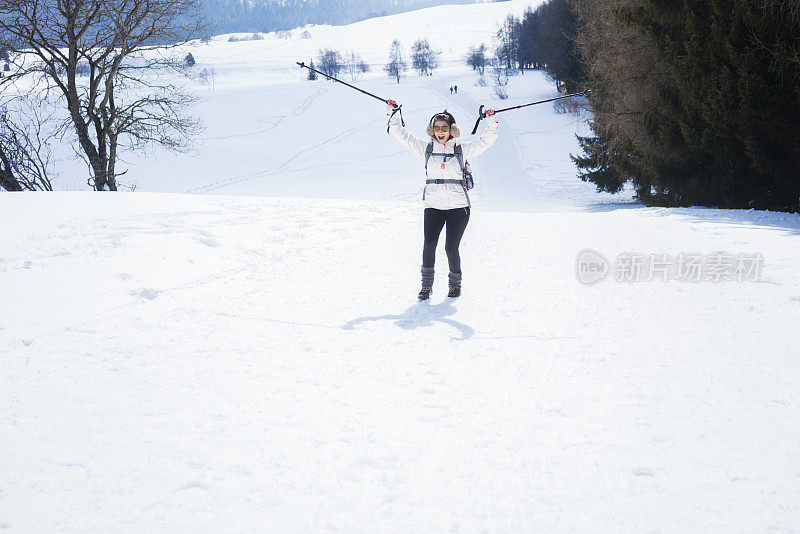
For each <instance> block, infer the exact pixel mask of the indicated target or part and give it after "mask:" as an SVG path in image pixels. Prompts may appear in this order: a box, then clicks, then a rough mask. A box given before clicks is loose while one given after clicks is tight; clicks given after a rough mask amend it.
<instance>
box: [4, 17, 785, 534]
mask: <svg viewBox="0 0 800 534" xmlns="http://www.w3.org/2000/svg"><path fill="white" fill-rule="evenodd" d="M525 5H526V4H522V3H518V2H516V1H512V2H506V3H502V4H482V5H475V6H448V7H439V8H432V9H430V10H422V11H419V12H415V13H410V14H404V15H396V16H393V17H385V18H384V19H374V20H371V21H364V22H361V23H359V24H355V25H352V26H348V27H342V28H310V30H309V31H310V32H311V33H312V34H313V35H314V37H313V38H312V39H310V40H304V39H297V40H295V41H291V40H283V39H277V38H269V39H266V40H264V41H253V42H244V43H228V42H227V36H225V37H219V38H217V39H215V40H214V41H213V42H212V43H211V44H210V45H197V48H196V50H195V49H192V50H193V54H194V55H195V57H196V58H197V60H198V64H199V65H201V66H203V68H214V70H215V73H216V74H215V76H216V77H215V85H214V88H213V89H211V88H205V89H201V90H200V91H201V96H202V97H203V101H202V102H200V103H199V104H198V110H197V112H198V113H199V114H202V116H203V118H204V120H205V122H206V126H207V130H206V131H205V133H204V134H203V138H202V139H201V140H199V141H198V143H197V146H196V147H195V150H194V152H193V153H192V154H190V155H186V156H175V155H167V154H164V153H161V152H153V153H151V154H148V155H146V156H143V157H129V158H128V161H129V164H130V169H131V170H130V172H129V174H128V175H126V177H125V179H127V180H130V183H135V184H136V186H137V192H135V193H117V194H97V193H91V192H75V191H60V192H56V193H53V194H38V195H33V194H0V224H2V225H3V228H5V229H6V231H4V232H3V233H2V234H0V285H2V288H3V290H2V302H3V306H2V311H3V313H2V316H0V531H2V532H21V533H28V532H34V533H39V532H75V533H84V532H137V533H139V532H324V531H336V532H443V531H444V532H484V531H488V532H680V533H684V532H748V533H749V532H796V531H798V530H800V455H798V443H800V427H798V424H797V422H798V420H800V392H799V390H798V384H800V366H799V365H798V360H797V355H798V348H797V346H798V335H797V325H798V324H799V323H800V271H798V266H799V265H800V241H798V235H799V234H800V216H797V215H790V214H781V213H769V212H756V211H741V210H713V209H702V208H687V209H662V208H644V207H642V206H640V205H637V204H634V203H632V202H631V196H630V192H626V193H624V194H622V195H619V196H611V195H604V194H603V195H601V194H597V193H595V192H594V188H593V187H592V186H591V185H590V184H585V183H583V182H581V181H580V180H578V179H577V178H576V177H575V169H574V167H573V166H572V164H571V162H570V160H569V154H570V152H572V153H575V152H577V143H576V141H575V139H574V134H575V133H576V132H583V133H585V125H583V124H582V122H581V121H580V120H579V117H577V116H575V115H569V114H559V113H556V112H555V111H554V109H553V107H552V106H549V105H546V106H537V107H534V108H528V109H526V110H524V111H518V112H513V113H507V114H502V115H500V116H499V120H500V137H499V139H498V141H497V143H496V144H495V146H494V147H492V148H491V149H490V150H489V151H487V152H486V153H484V154H483V155H481V156H480V157H479V158H477V159H476V160H475V161H474V163H473V167H474V169H475V174H476V177H477V186H476V189H475V194H474V195H473V206H474V210H473V213H472V217H471V220H470V223H469V227H468V229H467V232H466V235H465V238H464V241H463V243H462V261H463V269H464V294H463V296H462V297H461V298H459V299H447V298H446V297H445V296H444V295H445V292H446V261H445V257H444V253H443V250H440V251H439V252H440V255H439V256H438V258H437V282H436V286H435V288H434V297H433V299H432V300H431V301H430V302H426V303H422V304H420V303H417V302H416V293H417V291H418V289H419V264H420V255H421V245H422V207H421V202H420V197H421V193H422V176H423V171H422V163H421V162H420V161H419V160H416V159H415V158H414V157H413V156H411V155H410V154H408V153H405V152H403V149H402V147H401V145H400V144H399V143H397V141H395V140H394V139H393V138H392V137H390V136H388V135H387V134H386V123H385V109H384V106H382V105H381V103H380V102H377V101H375V100H371V99H369V98H366V97H364V96H363V95H359V94H357V93H354V92H351V91H350V90H348V89H347V88H344V87H342V86H339V85H334V84H332V83H329V82H323V81H318V82H314V83H311V82H306V81H305V75H304V73H303V72H301V71H300V69H299V68H297V67H296V66H293V65H294V63H293V62H294V61H298V60H305V61H308V59H310V57H312V56H313V55H315V53H316V48H317V47H325V46H333V47H338V48H340V49H341V50H346V48H345V46H351V45H352V46H355V44H351V43H358V47H359V49H360V50H357V51H360V52H361V53H362V55H363V56H364V57H365V59H367V61H369V62H371V63H375V64H376V67H374V70H375V71H377V72H373V73H372V75H371V76H369V77H368V78H366V79H364V80H362V81H361V82H360V85H361V86H363V87H364V88H366V89H368V90H370V91H373V92H376V93H377V94H380V95H385V96H386V97H387V98H394V99H396V100H397V101H399V102H400V103H402V104H403V105H404V116H405V118H406V123H407V126H408V127H409V128H410V129H411V130H412V131H413V132H415V133H417V135H420V136H421V135H423V131H424V125H425V124H426V123H427V121H428V119H429V118H430V116H431V115H432V114H433V113H434V112H435V111H437V110H441V109H442V108H443V107H447V109H448V110H450V111H452V112H453V113H455V115H456V119H457V120H458V122H459V124H460V125H461V129H462V131H463V132H464V134H465V136H466V137H468V136H467V134H468V132H469V131H470V130H471V128H472V124H473V122H474V119H475V117H476V113H477V109H478V106H479V105H480V104H486V105H493V106H495V107H504V106H507V105H515V104H518V103H523V102H526V101H530V100H535V99H539V98H546V97H550V96H553V95H554V92H553V88H552V85H551V84H549V83H548V82H547V80H545V79H544V77H543V76H542V75H541V74H539V73H526V74H525V75H524V76H518V77H516V78H513V79H512V81H511V84H510V85H509V94H510V98H509V100H507V101H505V102H502V103H501V102H498V101H496V100H493V99H492V96H491V88H490V87H478V86H476V85H474V84H475V76H474V75H473V74H471V73H470V72H469V71H468V70H466V69H465V68H464V67H463V66H461V65H460V64H459V61H458V58H459V57H460V55H462V54H463V51H464V50H465V49H466V47H467V46H468V45H470V44H476V42H479V41H480V39H481V35H485V36H486V37H485V39H484V41H485V42H487V44H488V42H489V38H490V34H491V32H492V30H493V28H494V26H495V24H496V21H497V20H500V19H502V18H503V16H504V15H505V13H507V12H509V11H511V12H515V13H519V12H521V10H522V9H523V8H524V6H525ZM439 20H448V21H450V22H451V24H452V26H453V27H454V28H461V29H462V30H463V31H460V32H455V33H454V32H449V33H439V34H437V33H436V31H437V28H439V26H438V25H432V26H426V24H427V23H428V22H430V21H439ZM394 30H396V33H397V34H398V35H397V36H400V35H403V36H405V37H407V40H408V43H407V44H408V45H410V43H411V42H413V40H414V39H415V38H416V37H418V36H419V37H425V36H428V38H429V39H430V40H431V42H432V44H433V45H434V47H437V48H439V49H441V50H443V52H444V53H443V67H442V69H441V71H440V72H438V73H437V74H436V75H435V76H433V77H428V78H418V77H417V76H416V75H412V76H409V78H407V79H405V80H403V82H402V83H401V84H400V85H397V84H395V83H393V82H392V81H391V80H389V79H388V78H386V79H385V78H384V76H383V74H382V73H380V72H379V65H378V64H379V63H381V62H383V61H385V56H386V54H387V53H388V46H389V43H390V42H391V39H392V38H394V37H395V36H396V35H394ZM425 32H430V34H427V33H425ZM448 35H457V37H454V38H453V39H452V41H447V40H446V39H447V36H448ZM359 36H371V39H372V40H371V41H370V40H365V41H363V42H360V41H358V40H357V39H358V38H359ZM446 47H447V48H446ZM450 48H452V50H450ZM453 83H456V84H458V86H459V94H458V95H450V93H449V89H448V88H449V86H450V85H452V84H453ZM76 168H77V167H76ZM80 172H83V173H84V174H85V171H82V170H81V171H80ZM70 180H73V181H72V182H70ZM83 181H84V178H82V177H81V176H79V173H78V172H77V171H76V172H75V173H74V175H70V174H69V173H67V175H66V176H63V177H62V186H63V188H65V189H72V188H78V187H80V184H81V183H83ZM440 249H441V247H440ZM587 249H588V250H591V251H593V252H591V253H588V254H586V253H584V254H582V252H583V251H586V250H587ZM635 254H639V255H641V257H640V259H642V260H644V261H645V264H644V269H643V272H642V273H638V274H637V273H636V272H633V271H626V270H625V265H626V263H625V261H626V259H630V258H632V257H634V256H633V255H635ZM721 254H722V255H721ZM601 256H602V258H604V259H605V260H607V262H608V263H607V264H606V265H607V267H608V269H609V271H608V272H607V273H605V274H606V276H605V278H604V279H602V280H599V281H597V282H596V283H593V284H587V283H583V282H586V281H588V280H587V279H586V277H587V276H588V275H590V274H591V272H590V271H587V270H582V269H583V267H585V266H586V265H587V263H586V262H587V261H588V260H587V258H588V259H594V260H595V263H594V264H595V265H596V264H597V258H599V257H601ZM723 256H724V257H725V258H733V259H739V260H742V259H743V260H750V259H755V258H759V260H758V262H757V263H752V264H748V265H749V266H753V265H755V266H756V267H757V269H755V270H749V271H746V272H743V271H741V270H740V271H739V272H738V273H737V272H736V271H735V270H732V271H722V270H720V269H719V267H720V265H716V266H717V267H718V268H717V270H716V271H715V270H714V266H715V264H714V259H715V258H722V257H723ZM654 257H657V258H658V259H659V260H660V261H661V263H662V264H663V263H665V262H666V263H669V266H670V268H671V269H672V270H669V269H668V270H665V271H664V272H662V273H656V275H655V276H654V277H653V278H654V279H653V280H647V278H648V276H647V272H648V264H647V263H646V260H648V259H651V258H654ZM684 257H689V258H691V257H702V258H703V260H704V262H705V263H704V264H703V266H702V267H703V270H702V272H701V273H700V274H702V276H701V277H700V279H699V280H695V279H693V278H692V277H691V276H687V277H685V278H686V279H685V280H681V279H678V278H679V277H678V273H677V272H675V270H674V269H677V268H678V264H679V259H681V258H684ZM600 264H602V262H600ZM715 273H716V276H715ZM684 274H686V273H684ZM690 274H691V272H690ZM639 275H641V276H639ZM725 275H729V276H725ZM617 277H619V278H621V279H620V280H617V279H616V278H617ZM726 278H731V279H726ZM738 278H742V279H741V280H738ZM582 280H583V281H582Z"/></svg>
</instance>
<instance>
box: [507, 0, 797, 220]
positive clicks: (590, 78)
mask: <svg viewBox="0 0 800 534" xmlns="http://www.w3.org/2000/svg"><path fill="white" fill-rule="evenodd" d="M506 26H507V28H506V29H505V30H503V29H501V31H505V33H506V35H505V37H506V39H505V41H504V40H502V39H501V40H500V45H501V46H500V50H502V51H503V53H504V54H505V55H504V56H503V59H504V60H505V61H506V62H507V63H508V65H510V66H516V68H520V69H522V68H526V67H533V68H543V69H545V70H546V71H547V72H548V74H549V75H550V77H552V78H553V79H554V80H556V82H557V84H558V85H559V87H560V88H563V89H564V90H566V91H570V92H572V91H574V90H577V89H589V90H591V92H590V93H589V94H588V97H587V98H588V103H589V106H590V108H591V111H592V116H593V118H592V120H591V123H590V126H591V130H592V135H590V136H587V137H580V138H579V141H580V146H581V149H582V153H581V154H579V155H574V156H573V160H574V161H575V163H576V165H577V167H578V169H579V173H580V177H581V179H583V180H585V181H588V182H591V183H593V184H595V185H596V186H597V188H598V190H601V191H608V192H612V193H615V192H619V191H621V190H622V189H623V188H624V187H625V185H626V184H631V185H632V187H633V189H634V190H635V193H636V196H637V198H638V199H639V200H640V201H642V202H643V203H645V204H648V205H662V206H688V205H703V206H716V207H723V208H755V209H775V210H787V211H800V170H799V169H800V3H798V2H796V1H789V0H704V1H702V2H677V3H676V2H664V1H663V0H549V1H548V2H546V3H545V4H543V5H542V6H540V7H539V8H538V9H536V10H529V11H528V12H526V13H525V15H524V16H523V17H522V18H521V19H519V20H512V21H510V24H507V25H506Z"/></svg>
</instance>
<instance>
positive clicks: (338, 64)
mask: <svg viewBox="0 0 800 534" xmlns="http://www.w3.org/2000/svg"><path fill="white" fill-rule="evenodd" d="M318 61H319V70H320V71H322V72H324V73H325V74H327V75H328V76H333V77H334V78H338V77H339V72H340V71H341V70H342V68H343V67H344V60H342V55H341V54H340V53H339V52H338V51H336V50H331V49H329V48H326V49H325V50H320V51H319V58H318Z"/></svg>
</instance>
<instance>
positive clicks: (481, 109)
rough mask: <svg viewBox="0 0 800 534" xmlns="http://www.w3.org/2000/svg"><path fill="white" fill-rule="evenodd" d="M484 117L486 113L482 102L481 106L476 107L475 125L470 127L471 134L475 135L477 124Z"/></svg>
mask: <svg viewBox="0 0 800 534" xmlns="http://www.w3.org/2000/svg"><path fill="white" fill-rule="evenodd" d="M485 118H486V114H485V113H484V112H483V104H481V107H480V108H478V120H477V121H475V127H474V128H473V129H472V135H475V132H477V131H478V125H479V124H480V123H481V120H483V119H485Z"/></svg>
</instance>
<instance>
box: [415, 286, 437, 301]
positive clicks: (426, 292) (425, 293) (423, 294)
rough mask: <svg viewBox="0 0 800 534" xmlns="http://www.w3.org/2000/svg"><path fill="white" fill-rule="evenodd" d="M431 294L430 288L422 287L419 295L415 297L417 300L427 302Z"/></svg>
mask: <svg viewBox="0 0 800 534" xmlns="http://www.w3.org/2000/svg"><path fill="white" fill-rule="evenodd" d="M432 292H433V288H432V287H425V286H422V289H421V290H420V292H419V295H417V298H418V299H419V300H428V299H429V298H431V293H432Z"/></svg>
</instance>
